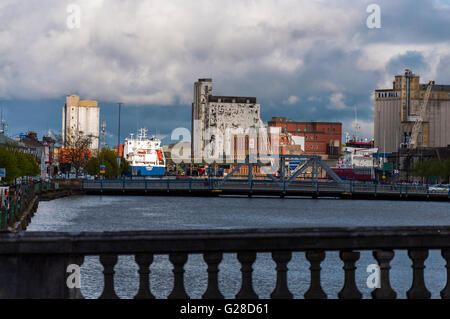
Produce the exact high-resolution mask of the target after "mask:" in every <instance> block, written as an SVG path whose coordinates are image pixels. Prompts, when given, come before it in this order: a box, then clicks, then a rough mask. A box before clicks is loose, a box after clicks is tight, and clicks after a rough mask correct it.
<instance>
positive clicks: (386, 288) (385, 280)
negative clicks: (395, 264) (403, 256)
mask: <svg viewBox="0 0 450 319" xmlns="http://www.w3.org/2000/svg"><path fill="white" fill-rule="evenodd" d="M373 257H374V258H375V260H376V261H377V262H378V265H379V266H380V288H375V289H374V290H373V291H372V298H374V299H395V298H397V293H396V292H395V291H394V290H393V289H392V287H391V283H390V280H389V270H390V269H391V266H390V262H391V260H392V259H393V258H394V251H392V250H375V251H374V252H373Z"/></svg>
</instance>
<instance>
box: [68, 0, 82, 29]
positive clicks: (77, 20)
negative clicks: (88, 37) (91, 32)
mask: <svg viewBox="0 0 450 319" xmlns="http://www.w3.org/2000/svg"><path fill="white" fill-rule="evenodd" d="M67 13H68V14H69V15H68V16H67V20H66V24H67V27H68V28H69V29H79V28H80V27H81V7H80V6H79V5H78V4H73V3H72V4H69V5H68V6H67Z"/></svg>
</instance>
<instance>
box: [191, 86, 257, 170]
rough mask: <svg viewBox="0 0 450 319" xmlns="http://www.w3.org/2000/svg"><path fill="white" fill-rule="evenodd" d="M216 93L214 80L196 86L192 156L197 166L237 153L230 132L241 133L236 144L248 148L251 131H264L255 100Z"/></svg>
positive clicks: (253, 98)
mask: <svg viewBox="0 0 450 319" xmlns="http://www.w3.org/2000/svg"><path fill="white" fill-rule="evenodd" d="M212 91H213V85H212V79H199V80H198V81H197V82H195V84H194V101H193V103H192V136H191V139H192V140H191V153H192V154H191V156H192V158H193V159H194V161H195V162H201V160H202V158H203V157H208V158H214V157H217V155H218V156H220V154H216V152H219V153H220V152H222V154H225V153H226V152H227V150H228V152H229V151H230V150H234V149H235V148H236V147H235V139H234V138H232V137H231V136H227V130H228V131H229V130H232V129H234V130H240V134H238V135H239V136H238V137H237V139H238V140H237V141H236V143H238V144H244V143H245V138H246V136H248V134H249V132H250V130H251V129H256V130H257V129H259V128H264V124H263V122H262V121H261V118H260V105H259V104H258V103H257V102H256V98H255V97H239V96H214V95H213V94H212ZM227 137H229V138H227ZM247 138H248V137H247Z"/></svg>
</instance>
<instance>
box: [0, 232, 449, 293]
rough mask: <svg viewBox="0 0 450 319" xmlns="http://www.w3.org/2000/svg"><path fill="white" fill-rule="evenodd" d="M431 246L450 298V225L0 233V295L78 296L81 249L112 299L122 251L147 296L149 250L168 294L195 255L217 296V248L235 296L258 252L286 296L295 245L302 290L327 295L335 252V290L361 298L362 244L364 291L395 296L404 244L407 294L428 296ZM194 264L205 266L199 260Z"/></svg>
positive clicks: (249, 283) (180, 287)
mask: <svg viewBox="0 0 450 319" xmlns="http://www.w3.org/2000/svg"><path fill="white" fill-rule="evenodd" d="M431 249H433V250H440V251H441V255H442V257H443V258H444V260H445V261H446V263H447V264H446V266H445V267H444V266H442V269H440V270H438V271H441V272H442V276H439V278H442V286H443V285H444V284H445V283H446V286H445V287H444V288H443V289H442V291H441V292H440V295H441V297H442V298H444V299H450V227H370V228H369V227H357V228H299V229H243V230H196V231H194V230H192V231H191V230H189V231H181V230H180V231H133V232H103V233H56V232H19V233H2V234H0V282H1V283H2V284H1V285H0V298H81V297H82V295H81V290H80V288H79V287H73V288H68V285H67V279H68V276H69V275H70V272H69V271H68V269H69V268H68V267H69V266H73V265H78V266H80V265H82V264H83V261H84V258H85V257H86V256H99V260H100V263H101V265H102V266H103V282H104V284H103V288H102V289H103V291H102V294H101V296H100V298H108V299H109V298H118V296H117V293H116V287H115V270H114V267H115V266H116V263H117V261H118V257H119V256H122V255H128V256H129V255H132V256H134V260H135V262H136V264H137V266H138V274H139V289H138V291H137V293H136V295H135V298H154V295H153V293H152V288H151V287H152V285H154V282H153V283H152V282H151V280H150V279H151V278H150V266H151V265H152V263H153V260H154V256H155V255H168V257H169V261H170V263H171V264H172V266H173V269H172V271H173V280H172V278H170V279H167V280H170V281H171V283H172V284H173V286H172V287H173V288H172V290H171V292H170V294H169V295H168V296H167V298H169V299H186V298H189V297H190V296H189V295H188V294H187V292H186V289H185V280H184V279H185V275H184V266H185V264H186V262H187V260H188V256H189V255H191V254H202V255H203V260H204V263H205V264H206V266H207V270H206V272H207V277H208V279H207V287H206V289H205V290H204V292H203V294H202V297H203V298H214V299H221V298H223V297H224V296H223V294H222V292H221V287H220V284H219V281H218V274H219V265H220V264H221V261H222V256H223V254H225V253H235V254H236V255H237V260H238V261H239V263H240V265H241V267H240V272H241V283H240V290H239V291H236V294H235V297H236V298H238V299H241V298H243V299H254V298H258V297H259V296H258V295H257V293H256V292H255V289H254V286H253V264H254V262H255V260H256V257H257V254H258V253H271V256H272V259H273V261H274V262H275V271H276V275H275V274H274V275H275V276H276V285H275V288H274V290H273V291H272V293H271V298H286V299H289V298H292V297H293V294H292V291H290V289H289V285H290V284H292V282H290V283H289V281H288V272H289V269H288V264H289V262H290V260H291V257H292V253H294V252H295V253H304V255H305V257H306V260H307V262H308V263H309V266H310V267H309V273H310V282H309V289H308V290H307V291H306V292H305V293H304V297H305V298H306V299H322V298H329V297H333V296H330V295H329V293H327V291H326V290H327V282H323V280H321V270H322V268H321V264H322V262H323V261H324V260H325V258H326V257H327V252H333V251H338V252H339V258H340V261H341V262H342V263H341V265H342V266H343V273H344V275H345V276H344V279H343V281H342V283H341V287H342V289H341V290H340V291H339V293H338V295H337V297H338V298H341V299H360V298H362V294H361V292H360V290H359V288H358V285H359V286H361V283H358V282H356V280H355V270H356V262H357V261H358V260H359V258H360V253H361V252H364V251H369V252H372V254H373V257H374V259H375V260H376V262H377V263H378V266H379V280H380V282H379V288H375V289H374V290H373V291H372V292H371V297H372V298H375V299H392V298H397V297H402V296H399V295H398V293H397V292H396V291H394V289H393V288H392V287H391V283H390V269H391V262H392V261H393V259H394V258H395V253H394V252H395V251H398V250H406V251H407V252H408V256H409V258H410V260H411V265H412V269H413V271H412V278H411V286H410V288H409V290H408V291H407V293H406V297H407V298H411V299H428V298H430V295H431V294H430V291H429V290H428V289H427V287H426V285H425V280H424V273H425V266H424V264H425V261H426V259H427V257H428V253H429V250H431ZM305 262H306V261H305ZM338 262H339V260H338ZM70 269H72V268H70ZM196 271H198V272H200V271H205V270H204V268H203V267H198V268H196ZM433 271H436V270H433ZM445 278H447V279H445ZM445 281H446V282H445ZM194 284H195V283H194ZM324 287H325V288H324ZM334 297H336V296H334Z"/></svg>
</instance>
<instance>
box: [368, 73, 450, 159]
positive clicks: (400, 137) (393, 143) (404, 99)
mask: <svg viewBox="0 0 450 319" xmlns="http://www.w3.org/2000/svg"><path fill="white" fill-rule="evenodd" d="M427 91H428V92H427ZM374 100H375V107H374V111H375V114H374V115H375V123H374V138H375V147H377V148H378V149H379V151H380V152H381V153H393V152H397V151H398V150H399V149H413V148H417V147H419V148H427V147H431V148H438V147H447V145H449V144H450V85H437V84H434V82H430V83H429V84H420V77H419V76H418V75H415V74H414V73H413V72H412V71H410V70H406V71H405V73H404V74H402V75H397V76H395V78H394V82H393V87H392V88H390V89H381V90H375V98H374Z"/></svg>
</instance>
